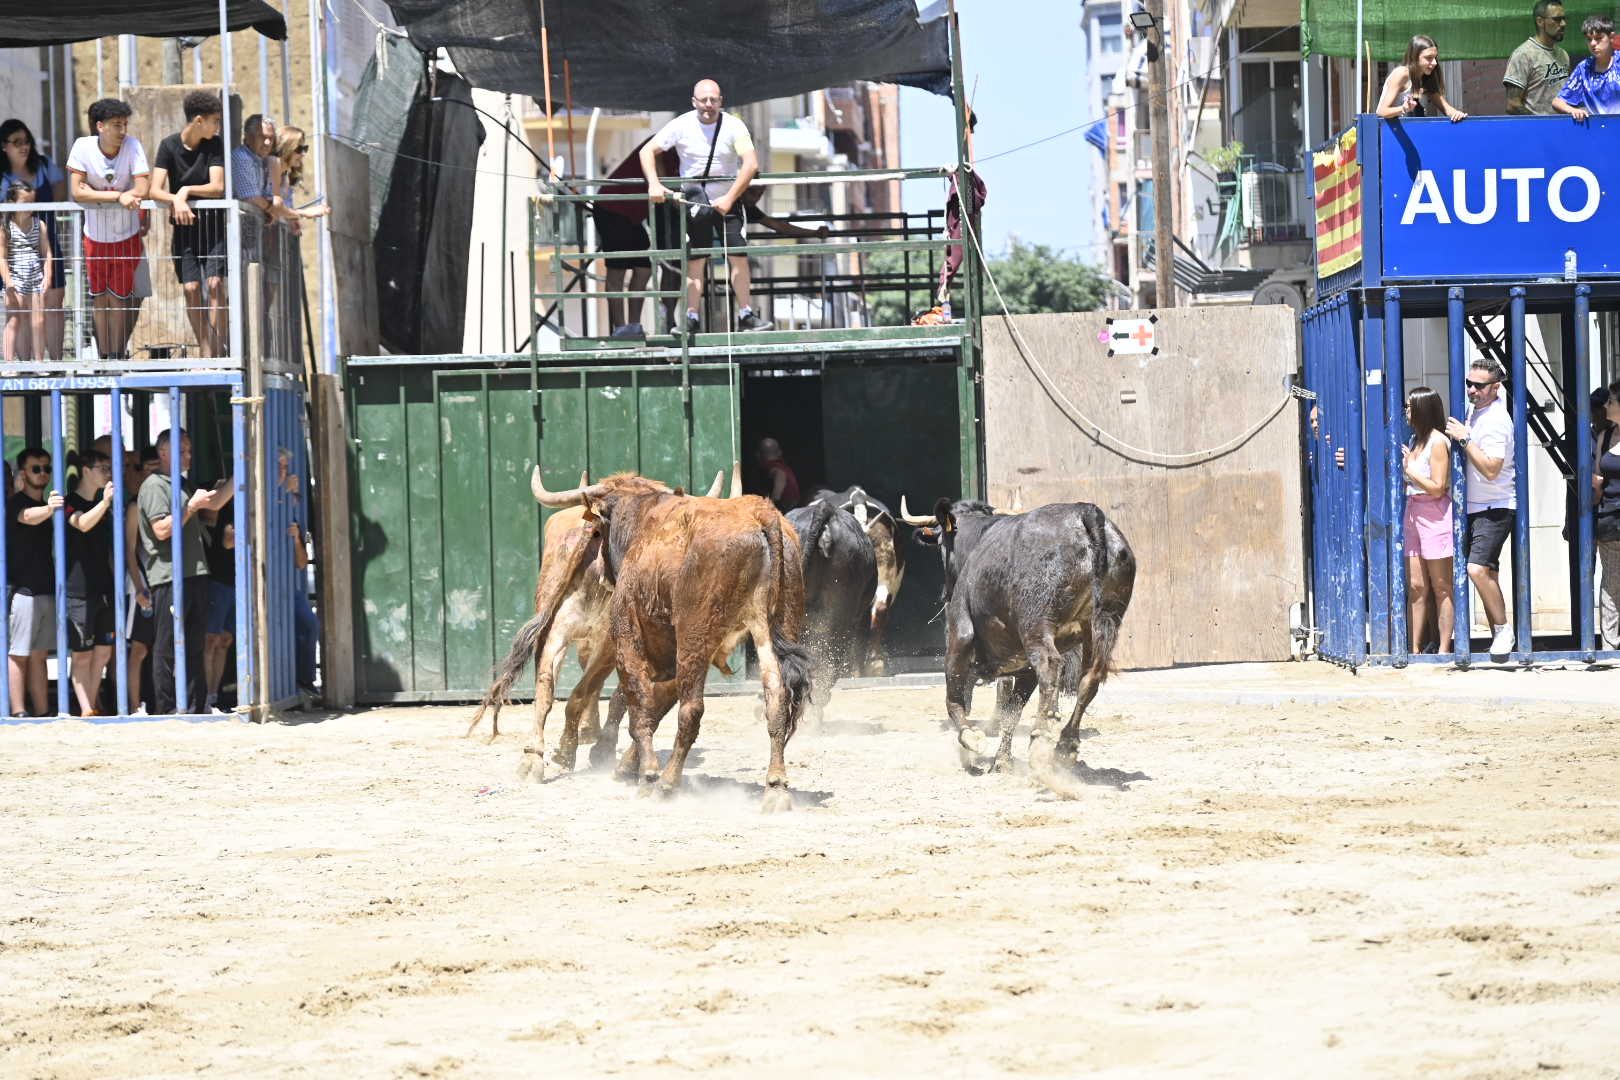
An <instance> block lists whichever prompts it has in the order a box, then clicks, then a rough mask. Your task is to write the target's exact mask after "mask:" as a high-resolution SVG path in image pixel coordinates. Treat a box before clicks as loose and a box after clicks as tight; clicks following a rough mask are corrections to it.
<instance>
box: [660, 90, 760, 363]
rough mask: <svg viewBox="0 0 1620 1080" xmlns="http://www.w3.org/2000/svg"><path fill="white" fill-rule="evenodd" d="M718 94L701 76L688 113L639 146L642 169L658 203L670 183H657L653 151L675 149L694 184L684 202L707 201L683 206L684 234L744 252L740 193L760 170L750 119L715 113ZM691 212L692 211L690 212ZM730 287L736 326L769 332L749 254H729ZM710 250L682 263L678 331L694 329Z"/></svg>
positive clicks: (695, 241) (699, 243)
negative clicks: (757, 304)
mask: <svg viewBox="0 0 1620 1080" xmlns="http://www.w3.org/2000/svg"><path fill="white" fill-rule="evenodd" d="M721 103H722V99H721V97H720V84H719V83H717V82H715V81H714V80H713V79H704V80H703V81H702V82H700V83H698V84H697V85H696V86H694V87H692V111H691V112H685V113H682V114H681V115H679V116H677V117H676V118H675V119H673V120H671V121H670V122H669V123H667V124H665V125H664V126H663V128H662V129H660V130H659V132H658V134H656V135H654V136H653V137H652V139H651V140H649V141H648V142H647V143H646V144H645V145H643V146H642V148H641V171H642V172H643V173H645V174H646V177H647V188H648V191H649V192H650V193H651V195H652V200H653V202H659V203H661V202H663V201H664V198H665V197H666V196H667V195H669V189H668V188H666V187H664V185H663V184H661V183H659V182H658V154H659V151H662V150H674V151H675V152H676V153H677V154H678V155H679V156H680V161H681V176H682V177H687V178H691V179H692V180H693V181H694V183H691V184H687V185H685V187H684V188H683V194H684V195H685V197H686V198H687V200H688V202H694V201H697V202H701V200H698V199H697V198H696V197H697V196H698V195H699V194H700V190H699V189H701V196H702V198H704V199H707V201H708V206H707V207H704V206H702V205H688V206H686V207H683V210H684V211H685V213H686V214H687V235H688V237H689V239H690V242H691V245H692V247H695V248H704V247H720V246H722V245H721V238H722V237H724V240H725V243H724V246H725V247H726V248H727V249H728V250H730V251H736V252H743V248H744V245H746V244H747V242H748V241H747V239H746V238H745V237H744V235H743V226H744V225H745V224H746V220H745V217H744V213H745V212H744V210H743V203H742V196H743V192H745V191H747V190H748V185H749V183H751V182H752V181H753V179H754V177H755V176H756V175H758V173H759V157H758V155H757V154H755V153H754V140H753V137H752V136H750V135H749V134H748V125H746V124H744V123H743V122H742V120H741V119H739V118H738V117H735V116H731V115H728V114H726V113H724V112H721V111H720V106H721ZM711 176H730V177H734V179H731V180H709V179H708V177H711ZM694 211H695V212H694ZM727 261H728V262H730V264H731V289H732V291H733V292H734V293H736V294H737V305H738V306H737V329H738V330H769V329H770V328H771V326H772V324H771V323H770V322H769V321H768V320H766V319H763V318H761V317H760V316H759V315H757V314H756V313H755V312H754V307H753V295H752V293H751V289H750V281H749V272H748V256H747V254H746V253H744V254H737V255H732V256H731V257H730V259H729V260H727ZM708 265H709V260H708V257H707V256H704V257H703V258H694V259H692V260H690V261H689V262H688V263H687V269H686V318H685V319H684V320H677V322H678V323H679V324H684V325H677V326H676V327H675V332H676V333H677V334H679V333H682V332H687V333H691V332H695V331H696V330H697V325H698V310H699V309H700V308H701V307H702V305H703V274H704V271H705V270H706V269H707V268H708Z"/></svg>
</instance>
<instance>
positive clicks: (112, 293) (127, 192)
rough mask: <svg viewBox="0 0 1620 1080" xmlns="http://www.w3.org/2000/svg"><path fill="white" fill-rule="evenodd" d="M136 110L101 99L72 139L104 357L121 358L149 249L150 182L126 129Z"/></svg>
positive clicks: (71, 166)
mask: <svg viewBox="0 0 1620 1080" xmlns="http://www.w3.org/2000/svg"><path fill="white" fill-rule="evenodd" d="M131 111H132V110H131V109H130V107H129V106H128V105H126V104H125V103H124V102H122V101H119V100H118V99H117V98H102V99H101V100H100V101H97V102H95V103H93V104H92V105H91V106H90V109H89V118H90V130H91V131H93V132H95V134H94V135H86V136H85V137H84V138H82V139H79V140H78V141H76V142H75V143H74V144H73V150H72V151H71V152H70V153H69V154H68V160H67V168H68V177H69V184H70V185H71V188H72V192H73V201H74V202H79V203H84V204H86V205H87V206H89V207H90V208H91V209H89V210H87V211H86V212H85V215H84V268H85V275H86V276H87V277H88V278H89V280H90V295H91V297H92V301H93V304H94V307H93V309H92V318H93V319H94V322H95V327H96V347H97V348H98V349H100V351H101V355H102V358H103V359H107V360H115V359H124V358H125V357H127V355H128V349H129V337H130V334H131V333H133V332H134V330H135V316H136V315H137V314H138V313H139V311H140V302H139V301H138V300H136V299H134V295H135V271H136V269H137V268H138V267H139V266H140V264H141V262H142V260H144V259H145V258H146V251H145V247H144V244H143V242H142V239H141V237H142V234H143V233H144V232H145V231H146V227H145V223H144V222H143V221H142V213H141V210H140V205H141V202H142V200H144V199H145V198H146V196H147V192H148V189H149V187H150V184H151V176H150V173H151V169H150V168H149V167H148V165H147V162H146V151H145V150H144V149H142V147H141V141H140V140H139V139H137V138H135V137H134V136H132V135H130V134H129V117H130V113H131Z"/></svg>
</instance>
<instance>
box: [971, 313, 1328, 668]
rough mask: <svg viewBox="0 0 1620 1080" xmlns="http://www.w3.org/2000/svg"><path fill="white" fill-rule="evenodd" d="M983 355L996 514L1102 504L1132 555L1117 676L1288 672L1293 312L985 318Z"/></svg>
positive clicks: (1298, 517)
mask: <svg viewBox="0 0 1620 1080" xmlns="http://www.w3.org/2000/svg"><path fill="white" fill-rule="evenodd" d="M1150 316H1152V317H1155V318H1156V321H1155V322H1153V323H1151V324H1145V325H1146V327H1147V329H1146V332H1144V333H1135V332H1139V331H1143V326H1144V324H1138V323H1135V322H1132V321H1130V320H1138V319H1140V320H1146V319H1148V318H1149V317H1150ZM1109 319H1113V320H1115V321H1114V322H1113V323H1110V322H1109V321H1108V320H1109ZM1014 328H1016V330H1017V335H1016V336H1015V335H1014V333H1013V329H1014ZM1122 330H1129V331H1132V332H1133V338H1131V339H1127V338H1124V337H1121V336H1120V335H1121V332H1122ZM1148 334H1151V342H1149V341H1147V340H1146V338H1147V335H1148ZM984 343H985V351H984V413H985V418H984V440H985V459H986V479H987V486H988V493H989V496H990V501H991V502H992V503H993V504H995V506H996V507H997V508H998V509H1002V510H1028V509H1031V508H1033V507H1036V506H1041V505H1044V504H1046V503H1053V502H1076V501H1080V502H1092V503H1096V504H1097V505H1098V506H1100V507H1101V508H1102V509H1103V510H1104V512H1106V513H1107V514H1108V516H1109V517H1110V518H1112V519H1113V520H1114V521H1116V522H1117V523H1118V524H1119V527H1120V528H1121V530H1123V531H1124V533H1125V536H1126V538H1127V539H1128V540H1129V541H1130V543H1131V547H1132V549H1133V550H1134V552H1135V554H1136V558H1137V577H1136V592H1135V596H1134V598H1133V600H1132V602H1131V608H1130V612H1129V613H1128V614H1127V616H1126V619H1125V624H1124V630H1123V633H1122V636H1121V641H1120V647H1119V651H1118V652H1117V653H1116V654H1115V655H1116V657H1117V658H1118V660H1119V663H1120V666H1122V667H1138V668H1139V667H1165V666H1170V665H1174V664H1190V663H1213V662H1226V661H1241V660H1280V659H1287V658H1288V656H1289V654H1290V647H1289V646H1290V641H1289V607H1290V605H1291V604H1293V603H1294V602H1295V601H1299V600H1303V599H1304V596H1305V574H1304V538H1303V537H1304V525H1303V520H1304V519H1303V509H1302V498H1301V488H1302V475H1301V464H1300V460H1301V459H1300V438H1299V435H1300V407H1299V405H1298V403H1297V402H1295V401H1293V400H1290V399H1289V395H1288V378H1289V376H1290V375H1291V374H1292V373H1293V372H1295V371H1296V370H1297V367H1298V355H1299V349H1298V323H1297V321H1296V317H1295V315H1294V313H1293V311H1292V310H1291V309H1289V308H1286V307H1234V308H1188V309H1178V310H1168V311H1159V312H1096V313H1076V314H1062V315H1018V316H1013V317H1012V318H1011V319H1010V320H1009V319H1007V318H1005V317H1001V316H997V317H994V318H988V319H986V320H985V323H984ZM1143 347H1146V348H1149V349H1156V352H1153V351H1143V352H1135V351H1131V352H1126V351H1125V350H1131V349H1136V348H1143ZM1111 349H1112V350H1113V351H1114V353H1115V355H1110V351H1111ZM1245 435H1248V437H1247V438H1244V436H1245Z"/></svg>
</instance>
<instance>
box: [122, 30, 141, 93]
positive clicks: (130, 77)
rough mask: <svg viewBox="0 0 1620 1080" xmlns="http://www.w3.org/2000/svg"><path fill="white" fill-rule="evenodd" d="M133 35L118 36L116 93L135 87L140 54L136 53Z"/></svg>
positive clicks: (136, 47)
mask: <svg viewBox="0 0 1620 1080" xmlns="http://www.w3.org/2000/svg"><path fill="white" fill-rule="evenodd" d="M138 48H139V47H138V46H137V45H136V44H135V35H134V34H120V35H118V93H119V95H120V96H122V95H123V93H124V91H125V90H127V89H129V88H130V87H131V86H134V85H135V79H136V77H137V73H138V72H139V71H140V54H139V52H138V51H137V50H138Z"/></svg>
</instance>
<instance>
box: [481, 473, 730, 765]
mask: <svg viewBox="0 0 1620 1080" xmlns="http://www.w3.org/2000/svg"><path fill="white" fill-rule="evenodd" d="M724 479H725V473H723V472H722V473H720V474H719V475H717V476H716V477H715V479H714V484H713V485H712V486H711V487H710V488H709V491H708V497H711V498H712V497H714V496H717V495H718V494H719V493H720V486H721V484H722V483H723V482H724ZM587 482H588V481H587V478H586V477H585V476H583V475H582V476H581V477H580V484H581V486H583V485H585V484H586V483H587ZM603 483H604V484H606V485H608V486H609V487H612V488H623V489H625V490H643V489H644V488H645V489H647V490H653V489H656V490H657V491H659V492H663V493H668V494H672V495H673V494H675V492H674V491H673V490H672V489H670V488H668V487H666V486H665V485H663V484H660V483H658V482H657V481H655V480H646V479H644V478H642V477H639V476H614V477H609V478H608V479H607V480H605V481H603ZM529 487H530V490H531V492H533V493H534V495H535V497H536V499H540V496H541V495H542V494H543V493H545V486H544V484H542V483H541V482H540V470H539V468H538V467H536V469H535V471H534V475H533V476H532V477H531V479H530V482H529ZM737 493H738V485H737V481H736V479H735V476H734V478H733V494H734V495H735V494H737ZM541 501H542V502H543V501H544V500H541ZM601 531H602V530H601V521H600V520H599V519H597V518H596V517H594V516H588V515H587V513H586V511H585V509H584V508H583V507H579V506H575V507H568V508H565V509H562V510H558V511H557V512H556V513H554V514H552V515H551V517H550V518H548V519H547V521H546V526H545V533H544V542H543V543H542V545H541V552H542V555H541V561H540V580H539V582H538V584H537V585H536V586H535V592H534V617H533V618H531V619H530V620H529V621H528V622H526V623H524V624H523V627H522V628H521V629H520V630H518V632H517V636H516V637H514V638H513V639H512V647H511V649H510V650H509V651H508V652H507V656H506V659H505V660H504V661H503V662H502V663H501V665H500V666H499V667H498V668H496V671H495V679H494V682H493V683H491V685H490V688H489V690H488V691H486V692H485V694H484V700H483V703H482V704H480V705H479V706H478V711H477V712H476V713H474V714H473V718H472V723H471V724H469V725H468V727H467V734H468V735H471V734H472V733H473V731H475V730H476V729H477V727H478V725H479V723H480V721H482V720H483V717H484V713H485V712H486V711H490V713H491V715H490V736H489V737H490V740H491V741H494V739H495V738H496V736H497V735H499V734H500V715H501V708H502V706H504V705H506V704H507V703H508V702H509V701H510V700H511V691H512V686H513V684H514V683H515V682H516V681H517V678H518V676H520V675H522V674H523V671H524V669H525V668H527V667H528V665H529V661H530V660H531V659H532V660H533V661H534V665H535V679H534V744H533V745H532V746H528V747H525V748H524V754H523V760H522V761H521V762H520V763H519V766H518V776H519V777H520V778H521V777H529V778H532V779H534V780H536V781H539V780H543V779H544V778H545V773H546V758H545V752H546V717H547V715H548V714H549V713H550V711H551V706H552V703H553V701H554V700H555V692H556V685H557V677H558V675H559V674H560V673H561V670H562V664H563V661H564V660H565V659H567V656H568V649H569V646H573V647H574V649H575V650H576V651H577V653H578V655H579V666H580V677H579V682H578V683H576V684H575V686H574V689H573V691H572V692H571V693H570V694H569V695H568V702H567V704H566V705H565V706H564V708H563V718H564V720H563V734H562V739H561V740H560V742H559V743H558V746H557V753H556V755H555V756H554V758H553V759H552V760H553V761H555V762H556V763H557V764H558V765H560V766H562V767H563V768H564V769H570V770H571V769H573V768H574V764H575V761H576V758H577V756H578V752H579V742H580V739H581V738H585V739H589V740H592V741H593V743H594V745H593V746H592V749H591V764H593V765H600V764H603V763H605V762H606V761H609V760H611V759H612V757H613V752H614V749H615V744H616V743H617V742H618V735H619V721H620V719H621V718H622V717H623V715H624V696H623V695H622V694H620V693H617V692H616V693H615V694H614V695H613V699H612V700H611V701H610V702H609V703H608V723H607V726H606V727H605V728H603V727H601V726H600V724H599V709H598V702H599V701H600V699H601V696H602V688H603V686H604V685H605V684H606V683H607V677H608V676H609V675H611V674H612V673H613V645H612V641H611V638H610V635H609V633H608V601H609V600H610V599H611V598H612V595H613V590H612V587H611V586H610V585H609V583H608V582H607V580H606V577H605V575H604V573H603V571H604V564H603V561H602V558H601V552H602V537H601Z"/></svg>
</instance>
